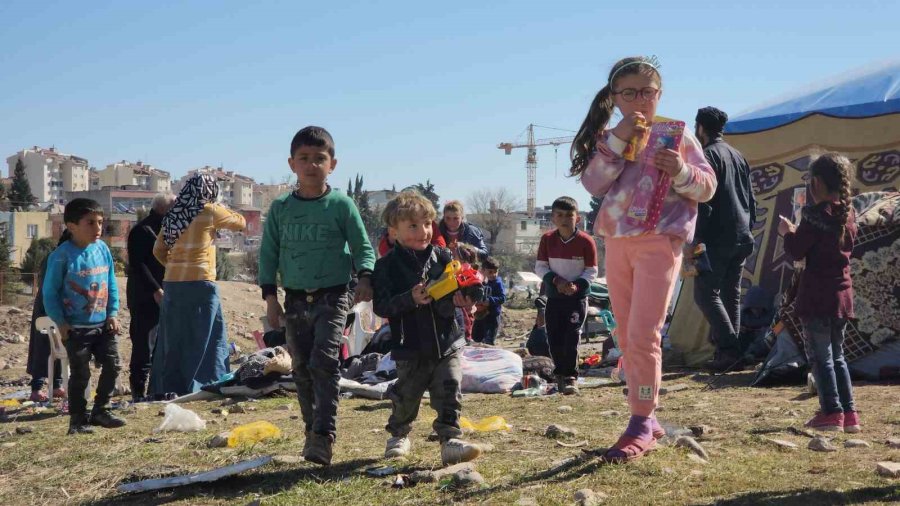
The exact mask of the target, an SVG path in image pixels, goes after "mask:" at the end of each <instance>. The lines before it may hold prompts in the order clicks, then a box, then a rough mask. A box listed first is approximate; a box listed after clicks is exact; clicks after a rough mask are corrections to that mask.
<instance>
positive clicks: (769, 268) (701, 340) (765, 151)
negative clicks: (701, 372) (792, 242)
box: [669, 62, 900, 366]
mask: <svg viewBox="0 0 900 506" xmlns="http://www.w3.org/2000/svg"><path fill="white" fill-rule="evenodd" d="M726 141H727V142H728V143H730V144H731V145H732V146H734V147H735V148H737V149H738V150H739V151H741V152H742V153H743V154H744V156H745V157H746V158H747V160H748V161H749V162H750V165H751V167H752V171H751V182H752V184H753V190H754V193H755V194H756V199H757V203H758V216H757V224H756V227H755V228H754V236H755V238H756V252H755V253H754V254H753V256H751V257H750V258H749V259H748V260H747V264H746V267H745V271H744V279H743V286H744V288H745V289H746V288H748V287H750V286H755V285H759V286H762V287H763V288H764V289H766V290H767V291H768V292H770V293H771V294H773V295H776V294H780V293H781V292H782V291H783V290H784V289H785V288H786V287H787V285H788V283H789V282H790V279H791V275H792V273H793V265H792V263H791V262H790V261H789V259H788V258H787V257H786V256H785V254H784V250H783V247H782V242H781V238H780V237H779V236H778V234H777V232H776V230H777V225H778V221H777V218H778V215H784V216H789V217H790V216H794V217H795V218H797V217H799V210H800V208H801V207H802V206H803V204H804V203H805V202H806V179H807V172H806V170H807V167H808V165H809V162H810V160H811V158H813V157H814V156H815V155H816V154H817V153H820V152H824V151H839V152H841V153H844V154H845V155H847V156H848V157H849V158H850V159H851V160H852V161H853V163H854V165H855V168H856V170H855V174H854V181H853V188H854V191H855V192H858V193H863V192H873V191H882V190H892V191H896V190H897V187H898V186H900V62H894V63H890V64H886V65H882V66H879V67H876V68H874V69H868V70H866V71H862V72H859V73H857V74H853V75H851V76H850V77H843V78H842V79H841V80H839V81H835V82H831V83H827V84H825V85H822V86H819V87H817V88H815V89H813V90H811V91H806V92H803V93H800V94H795V95H794V96H792V97H789V98H787V99H784V100H781V101H776V102H775V103H774V104H772V105H769V106H764V107H762V108H760V109H757V110H754V111H752V112H749V113H746V114H743V115H741V116H740V117H738V118H735V119H734V120H732V121H731V122H729V124H728V126H727V127H726ZM708 333H709V326H708V325H707V323H706V320H705V319H704V318H703V315H702V314H701V313H700V310H699V309H698V308H697V306H696V304H695V303H694V301H693V283H692V282H691V280H687V281H686V282H685V283H684V286H683V288H682V290H681V292H680V295H679V298H678V301H677V303H676V307H675V314H674V316H673V320H672V324H671V326H670V329H669V336H670V340H671V342H672V345H673V347H674V348H675V349H677V350H679V351H681V352H682V353H683V361H684V363H685V364H687V365H692V366H694V365H700V364H702V363H703V362H705V361H706V360H708V359H709V358H710V357H711V356H712V353H713V347H712V345H711V344H709V342H708V340H707V335H708Z"/></svg>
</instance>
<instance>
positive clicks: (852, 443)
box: [844, 439, 872, 448]
mask: <svg viewBox="0 0 900 506" xmlns="http://www.w3.org/2000/svg"><path fill="white" fill-rule="evenodd" d="M844 447H845V448H871V447H872V445H870V444H869V442H868V441H863V440H862V439H848V440H846V441H844Z"/></svg>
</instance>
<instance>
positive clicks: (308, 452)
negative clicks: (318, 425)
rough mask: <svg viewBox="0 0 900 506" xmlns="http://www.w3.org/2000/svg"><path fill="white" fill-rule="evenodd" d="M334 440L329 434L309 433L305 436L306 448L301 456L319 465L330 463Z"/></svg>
mask: <svg viewBox="0 0 900 506" xmlns="http://www.w3.org/2000/svg"><path fill="white" fill-rule="evenodd" d="M333 447H334V440H333V439H332V438H331V436H329V435H327V434H326V435H323V434H315V433H313V434H310V435H309V436H308V437H307V438H306V448H305V453H304V455H303V458H305V459H306V460H307V461H308V462H312V463H313V464H319V465H320V466H328V465H331V457H332V452H333Z"/></svg>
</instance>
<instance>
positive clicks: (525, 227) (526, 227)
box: [519, 220, 528, 230]
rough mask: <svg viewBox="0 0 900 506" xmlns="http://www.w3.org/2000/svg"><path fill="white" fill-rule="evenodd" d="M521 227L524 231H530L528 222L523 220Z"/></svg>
mask: <svg viewBox="0 0 900 506" xmlns="http://www.w3.org/2000/svg"><path fill="white" fill-rule="evenodd" d="M519 226H520V227H521V228H522V230H528V222H527V221H525V220H522V223H521V224H520V225H519Z"/></svg>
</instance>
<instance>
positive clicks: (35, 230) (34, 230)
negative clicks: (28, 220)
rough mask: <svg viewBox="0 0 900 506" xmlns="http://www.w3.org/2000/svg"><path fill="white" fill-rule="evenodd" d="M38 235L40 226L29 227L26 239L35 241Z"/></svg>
mask: <svg viewBox="0 0 900 506" xmlns="http://www.w3.org/2000/svg"><path fill="white" fill-rule="evenodd" d="M37 234H38V226H37V225H28V230H27V231H26V233H25V237H26V238H28V239H34V238H35V237H37Z"/></svg>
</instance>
